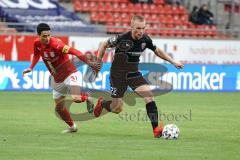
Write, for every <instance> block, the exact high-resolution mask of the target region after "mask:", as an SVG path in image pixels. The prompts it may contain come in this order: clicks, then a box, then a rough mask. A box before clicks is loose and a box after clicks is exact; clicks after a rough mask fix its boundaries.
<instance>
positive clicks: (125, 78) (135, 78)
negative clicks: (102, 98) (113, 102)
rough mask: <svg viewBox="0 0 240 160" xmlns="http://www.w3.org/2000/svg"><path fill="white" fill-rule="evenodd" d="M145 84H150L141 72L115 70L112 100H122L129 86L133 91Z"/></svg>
mask: <svg viewBox="0 0 240 160" xmlns="http://www.w3.org/2000/svg"><path fill="white" fill-rule="evenodd" d="M145 84H148V82H147V81H146V80H145V79H144V78H143V76H142V73H141V72H139V71H136V72H128V71H119V70H114V69H112V70H111V73H110V85H111V97H112V98H122V97H123V96H124V93H125V92H126V90H127V88H128V86H129V87H131V89H132V90H135V89H136V88H138V87H139V86H142V85H145Z"/></svg>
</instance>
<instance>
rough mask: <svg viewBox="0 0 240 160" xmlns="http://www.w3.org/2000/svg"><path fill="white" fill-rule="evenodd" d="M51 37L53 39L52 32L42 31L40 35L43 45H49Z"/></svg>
mask: <svg viewBox="0 0 240 160" xmlns="http://www.w3.org/2000/svg"><path fill="white" fill-rule="evenodd" d="M50 37H51V32H50V31H42V32H41V34H40V35H39V38H40V41H41V43H43V44H48V42H49V40H50Z"/></svg>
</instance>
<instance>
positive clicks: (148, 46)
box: [146, 37, 157, 52]
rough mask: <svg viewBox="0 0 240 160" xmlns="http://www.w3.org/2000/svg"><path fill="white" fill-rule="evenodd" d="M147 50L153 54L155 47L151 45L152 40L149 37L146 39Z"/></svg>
mask: <svg viewBox="0 0 240 160" xmlns="http://www.w3.org/2000/svg"><path fill="white" fill-rule="evenodd" d="M146 47H147V48H149V49H151V50H152V51H153V52H155V50H156V48H157V47H156V45H154V44H153V42H152V39H151V38H150V37H147V46H146Z"/></svg>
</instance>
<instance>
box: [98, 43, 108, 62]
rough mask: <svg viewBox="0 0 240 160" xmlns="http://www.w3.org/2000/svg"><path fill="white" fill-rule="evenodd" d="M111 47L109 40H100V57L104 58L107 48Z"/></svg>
mask: <svg viewBox="0 0 240 160" xmlns="http://www.w3.org/2000/svg"><path fill="white" fill-rule="evenodd" d="M108 47H109V45H108V42H107V41H103V42H100V45H99V48H98V58H99V59H100V60H102V58H103V56H104V54H105V51H106V49H107V48H108Z"/></svg>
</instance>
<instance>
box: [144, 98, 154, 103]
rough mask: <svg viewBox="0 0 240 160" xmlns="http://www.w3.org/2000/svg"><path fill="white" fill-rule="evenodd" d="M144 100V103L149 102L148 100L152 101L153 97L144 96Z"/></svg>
mask: <svg viewBox="0 0 240 160" xmlns="http://www.w3.org/2000/svg"><path fill="white" fill-rule="evenodd" d="M144 101H145V102H146V103H150V102H152V101H154V98H153V97H144Z"/></svg>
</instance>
